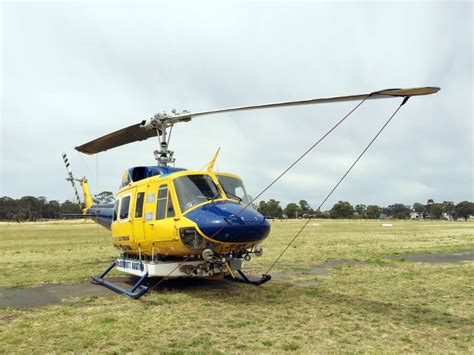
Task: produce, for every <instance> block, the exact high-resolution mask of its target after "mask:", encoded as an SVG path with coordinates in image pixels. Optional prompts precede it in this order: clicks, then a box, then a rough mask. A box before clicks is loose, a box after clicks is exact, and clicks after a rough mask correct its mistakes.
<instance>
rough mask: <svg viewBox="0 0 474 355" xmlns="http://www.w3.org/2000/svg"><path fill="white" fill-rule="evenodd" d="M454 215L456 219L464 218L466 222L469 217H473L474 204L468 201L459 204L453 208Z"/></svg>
mask: <svg viewBox="0 0 474 355" xmlns="http://www.w3.org/2000/svg"><path fill="white" fill-rule="evenodd" d="M454 214H455V216H456V218H464V219H465V220H466V221H467V219H468V218H469V216H473V215H474V203H472V202H469V201H462V202H459V203H458V204H457V205H456V206H455V207H454Z"/></svg>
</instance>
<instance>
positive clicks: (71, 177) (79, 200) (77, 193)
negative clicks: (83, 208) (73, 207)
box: [62, 153, 81, 205]
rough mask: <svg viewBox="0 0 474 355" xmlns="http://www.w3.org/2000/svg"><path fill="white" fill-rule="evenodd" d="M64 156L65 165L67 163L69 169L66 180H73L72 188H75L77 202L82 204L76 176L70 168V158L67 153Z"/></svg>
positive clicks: (67, 169)
mask: <svg viewBox="0 0 474 355" xmlns="http://www.w3.org/2000/svg"><path fill="white" fill-rule="evenodd" d="M62 157H63V161H64V165H66V171H67V175H68V177H67V178H66V180H68V181H70V182H71V185H72V188H73V190H74V194H75V196H76V202H77V204H79V205H80V204H81V199H80V197H79V192H78V191H77V187H76V184H75V183H74V176H73V175H72V171H71V169H70V165H71V164H70V163H69V159H68V158H67V155H66V153H63V154H62Z"/></svg>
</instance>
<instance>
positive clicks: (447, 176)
mask: <svg viewBox="0 0 474 355" xmlns="http://www.w3.org/2000/svg"><path fill="white" fill-rule="evenodd" d="M1 6H2V8H1V9H2V44H3V47H2V79H1V82H2V98H1V129H2V130H1V141H2V142H1V154H2V155H1V187H0V195H9V196H13V197H18V196H22V195H45V196H47V197H48V198H51V199H65V198H71V197H72V192H71V191H70V187H69V185H68V184H67V183H66V182H65V181H64V177H65V170H64V167H63V163H62V161H61V158H60V153H61V152H62V151H67V152H68V153H69V155H70V158H71V161H72V166H73V170H74V172H75V173H76V174H77V175H85V174H87V175H91V174H90V172H89V170H90V171H91V172H92V173H93V174H92V175H93V176H90V180H91V181H92V183H93V184H92V187H93V188H94V189H96V190H104V189H107V190H113V191H115V190H116V188H117V186H118V184H119V182H120V178H121V175H122V173H123V171H124V170H125V169H127V168H128V167H131V166H135V165H154V163H155V161H154V160H153V153H152V152H153V150H154V149H156V141H155V140H148V141H146V142H141V143H136V144H132V145H129V146H127V147H121V148H117V149H115V150H112V151H109V152H106V153H103V154H100V155H99V157H98V162H99V165H98V166H99V174H98V176H99V179H98V181H97V178H96V176H94V175H96V166H97V160H96V159H97V158H96V157H88V156H84V157H82V158H81V157H79V155H78V154H77V153H76V152H74V151H73V148H74V146H76V145H79V144H82V143H84V142H87V141H89V140H91V139H93V138H95V137H97V136H100V135H103V134H105V133H108V132H110V131H112V130H115V129H119V128H121V127H124V126H127V125H130V124H133V123H137V122H139V121H141V120H143V119H147V118H149V117H151V116H152V115H153V114H154V113H156V112H161V111H163V110H167V111H170V110H171V109H173V108H176V109H178V110H182V109H188V110H192V111H199V110H206V109H213V108H220V107H227V106H236V105H245V104H254V103H260V102H273V101H282V100H291V99H302V98H311V97H321V96H322V97H324V96H333V95H340V94H352V93H359V92H368V91H372V90H378V89H383V88H387V87H394V86H402V87H412V86H423V85H438V86H441V88H442V90H441V91H440V93H439V94H436V95H432V96H430V97H423V98H413V99H411V100H410V101H409V102H408V104H407V105H406V106H404V107H403V109H402V110H401V111H400V113H399V115H398V116H397V117H396V119H395V120H394V121H393V122H392V123H391V124H390V125H389V127H388V128H387V130H386V131H384V132H383V134H382V136H381V137H380V139H379V140H377V142H376V143H375V144H374V146H373V147H372V148H371V149H370V150H369V151H368V152H367V155H366V156H365V157H364V159H363V160H362V161H361V162H360V164H359V165H357V166H356V167H355V168H354V171H353V172H352V173H351V174H350V176H348V178H347V180H346V181H345V182H344V183H343V184H342V185H341V187H340V189H338V190H337V191H336V193H335V195H334V196H333V200H338V199H344V200H349V201H354V202H364V203H366V202H370V203H378V204H388V203H394V202H404V203H411V202H413V201H414V200H421V201H424V200H426V199H427V198H431V197H436V198H439V199H440V200H454V201H459V200H464V199H471V200H472V199H473V186H474V184H473V170H472V169H473V168H472V167H473V166H474V164H473V157H472V152H473V146H472V137H473V130H472V117H473V116H472V94H473V93H472V88H473V83H472V77H473V76H472V74H473V72H472V28H471V23H472V4H470V3H467V2H466V3H462V2H459V3H447V2H446V3H428V2H426V3H425V2H419V3H382V4H379V3H334V4H331V3H299V2H298V3H294V2H277V3H264V4H263V3H253V2H252V3H251V2H249V3H239V4H236V3H235V4H232V3H225V4H223V3H222V4H221V3H217V2H212V3H210V2H209V3H208V2H200V3H190V2H186V3H184V2H177V3H174V2H162V3H151V2H141V3H138V4H135V3H134V4H132V3H106V2H102V3H98V4H92V3H88V2H78V3H63V2H53V3H26V2H19V3H14V2H6V3H2V5H1ZM398 104H399V101H398V100H387V101H378V102H370V103H369V102H367V103H365V104H364V105H363V106H362V107H361V108H360V109H359V110H358V111H357V112H356V113H355V114H354V115H353V116H352V117H351V118H350V119H349V120H348V121H347V122H345V123H344V125H343V126H342V127H340V128H339V129H338V130H337V131H335V132H334V134H333V135H331V136H330V137H328V139H327V140H325V141H324V142H323V143H322V144H321V145H320V146H318V148H317V150H315V151H314V152H313V153H311V155H309V156H308V157H306V158H305V159H304V160H303V161H302V162H301V163H300V164H298V165H297V166H296V167H295V169H294V170H293V171H292V172H291V175H288V177H285V179H283V180H282V182H281V184H280V183H279V184H276V185H275V186H274V187H273V188H272V189H271V190H270V191H269V192H268V194H266V195H264V196H262V197H263V198H271V197H276V198H278V199H280V200H282V201H283V202H284V203H287V202H289V201H297V200H299V199H302V198H306V199H308V200H311V201H314V202H313V203H312V204H314V203H316V201H318V200H320V199H321V197H322V196H324V195H325V193H327V191H328V190H329V189H330V186H331V182H334V183H335V182H336V181H337V179H338V178H339V177H340V176H341V175H342V174H343V172H344V171H345V169H346V168H347V167H348V166H349V165H350V164H351V162H352V159H355V157H356V156H357V154H358V153H359V152H360V151H361V150H362V149H363V147H364V146H365V145H366V144H367V142H368V141H369V140H370V138H371V137H372V136H373V135H374V134H375V133H376V131H377V130H378V128H379V127H380V126H381V125H382V124H383V122H384V120H386V118H388V116H389V115H390V113H391V112H392V111H393V110H394V109H395V108H396V106H397V105H398ZM354 105H355V103H344V104H335V105H321V106H313V107H299V108H286V109H279V110H269V111H255V112H249V113H234V114H226V115H221V116H210V117H209V118H204V117H203V118H200V119H198V118H196V119H195V120H193V121H192V122H191V123H188V124H186V125H185V124H182V125H177V126H176V127H175V129H174V132H173V137H172V145H171V148H172V149H173V150H175V156H176V157H177V165H178V166H183V167H188V168H190V169H198V168H200V167H202V166H203V165H204V164H205V163H206V162H207V161H209V159H210V158H211V156H212V154H213V153H214V152H215V150H216V149H217V147H218V146H221V147H222V151H221V157H220V158H219V161H218V167H219V169H220V170H222V171H224V170H225V171H230V172H235V173H237V174H240V175H241V176H242V177H243V178H244V179H245V182H246V184H247V188H248V190H249V191H251V192H252V193H253V194H254V195H255V194H256V193H258V191H259V190H261V189H262V188H263V187H265V186H266V185H267V184H268V183H269V182H270V181H271V180H272V178H274V177H275V176H276V175H278V172H280V171H282V170H284V169H285V168H286V167H287V166H288V165H289V164H290V163H291V162H292V161H294V160H295V159H296V158H297V157H298V156H299V155H300V154H301V153H302V152H303V151H304V150H305V149H306V148H307V147H308V146H310V145H311V144H312V143H313V142H314V141H316V140H317V139H318V138H319V137H320V136H321V135H322V134H323V133H324V132H325V131H326V130H328V129H329V128H330V127H331V126H332V124H334V122H336V121H337V120H339V119H340V118H341V117H342V116H343V115H345V114H346V113H347V112H348V111H349V110H350V109H351V108H352V107H353V106H354ZM87 166H88V167H87ZM333 200H330V201H328V203H331V202H332V201H333Z"/></svg>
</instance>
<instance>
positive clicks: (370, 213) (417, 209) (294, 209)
mask: <svg viewBox="0 0 474 355" xmlns="http://www.w3.org/2000/svg"><path fill="white" fill-rule="evenodd" d="M257 210H258V212H260V213H261V214H263V215H264V216H267V217H269V218H308V217H314V218H361V219H379V218H392V219H409V218H415V219H449V220H457V219H465V220H467V219H468V218H469V217H470V216H474V203H472V202H469V201H462V202H459V203H457V204H454V203H453V202H451V201H444V202H442V203H436V202H434V201H433V200H432V199H430V200H428V201H427V203H426V204H422V203H419V202H415V203H414V204H413V206H411V205H405V204H403V203H396V204H393V205H389V206H387V207H381V206H377V205H368V206H366V205H364V204H358V205H355V206H352V205H351V204H350V203H349V202H347V201H339V202H337V203H335V204H334V205H333V206H332V208H331V209H329V210H326V211H320V210H314V209H313V208H311V206H310V205H309V203H308V202H307V201H306V200H301V201H300V202H299V203H294V202H291V203H289V204H287V205H286V207H285V208H282V207H281V206H280V201H277V200H275V199H270V200H268V201H260V203H259V205H258V209H257Z"/></svg>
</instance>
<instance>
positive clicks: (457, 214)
mask: <svg viewBox="0 0 474 355" xmlns="http://www.w3.org/2000/svg"><path fill="white" fill-rule="evenodd" d="M113 200H114V195H113V193H112V192H110V191H102V192H101V193H99V194H97V195H95V196H94V203H96V204H102V203H110V202H112V201H113ZM82 207H83V206H80V205H79V204H77V203H75V202H72V201H69V200H66V201H64V202H59V201H56V200H51V201H48V200H47V199H46V197H43V196H41V197H33V196H24V197H21V198H19V199H13V198H11V197H7V196H4V197H0V220H2V221H17V222H21V221H37V220H42V219H58V218H62V217H61V216H62V215H64V214H77V213H81V209H82ZM257 210H258V212H260V213H261V214H263V215H264V216H266V217H269V218H308V217H314V218H361V219H379V218H392V219H409V218H417V219H451V220H452V219H454V220H456V219H466V220H467V219H468V218H469V217H470V216H474V203H472V202H469V201H462V202H459V203H457V204H454V203H453V202H450V201H444V202H442V203H436V202H434V201H433V200H431V199H430V200H428V201H427V203H425V204H423V203H419V202H415V203H414V204H413V205H405V204H402V203H396V204H393V205H389V206H387V207H381V206H377V205H367V206H366V205H364V204H358V205H355V206H352V205H351V204H350V203H349V202H347V201H339V202H337V203H335V204H334V205H333V206H332V208H331V209H329V210H326V211H320V210H314V209H313V208H312V207H311V206H310V205H309V203H308V202H307V201H306V200H301V201H299V203H294V202H291V203H289V204H287V205H286V207H284V208H283V207H281V206H280V201H277V200H275V199H270V200H268V201H260V203H259V205H258V206H257Z"/></svg>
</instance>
